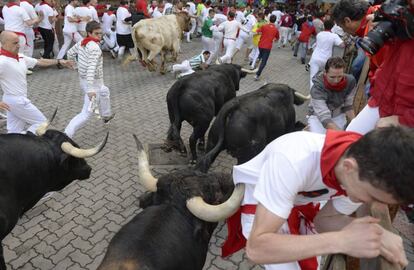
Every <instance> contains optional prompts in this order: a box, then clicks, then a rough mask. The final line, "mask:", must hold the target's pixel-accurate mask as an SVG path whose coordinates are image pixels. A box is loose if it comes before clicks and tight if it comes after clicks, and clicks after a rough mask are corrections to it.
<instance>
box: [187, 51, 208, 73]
mask: <svg viewBox="0 0 414 270" xmlns="http://www.w3.org/2000/svg"><path fill="white" fill-rule="evenodd" d="M188 62H190V66H191V68H192V69H197V68H199V67H200V65H201V63H204V62H205V60H204V56H203V54H202V53H200V54H199V55H196V56H194V57H192V58H191V59H190V60H188Z"/></svg>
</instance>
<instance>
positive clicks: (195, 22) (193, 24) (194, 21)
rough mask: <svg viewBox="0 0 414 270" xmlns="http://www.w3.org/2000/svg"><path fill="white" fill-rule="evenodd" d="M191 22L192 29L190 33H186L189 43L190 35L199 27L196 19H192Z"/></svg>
mask: <svg viewBox="0 0 414 270" xmlns="http://www.w3.org/2000/svg"><path fill="white" fill-rule="evenodd" d="M190 22H191V29H190V32H186V33H185V35H186V37H187V41H188V42H190V35H191V34H194V31H195V29H196V26H197V21H196V19H195V18H191V19H190Z"/></svg>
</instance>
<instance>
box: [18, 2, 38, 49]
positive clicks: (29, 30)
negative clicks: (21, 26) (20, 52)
mask: <svg viewBox="0 0 414 270" xmlns="http://www.w3.org/2000/svg"><path fill="white" fill-rule="evenodd" d="M20 6H21V7H22V8H23V9H24V10H25V11H26V12H27V14H28V15H29V17H30V19H31V20H38V16H37V13H36V11H35V9H34V7H33V4H32V1H31V0H21V1H20ZM24 33H25V34H26V41H27V44H25V46H24V55H26V56H29V57H32V56H33V48H34V39H35V34H34V31H33V25H31V26H26V27H25V31H24Z"/></svg>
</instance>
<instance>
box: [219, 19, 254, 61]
mask: <svg viewBox="0 0 414 270" xmlns="http://www.w3.org/2000/svg"><path fill="white" fill-rule="evenodd" d="M234 17H235V14H234V13H233V12H231V11H230V12H229V15H228V21H225V22H223V23H222V24H221V25H220V26H219V27H218V31H224V48H225V49H226V54H225V55H223V56H222V57H220V58H219V62H221V63H231V59H232V57H233V54H234V48H235V46H236V36H237V32H238V31H239V30H243V31H246V32H249V31H248V30H247V29H246V28H245V27H243V26H242V25H241V23H239V22H238V21H236V20H235V19H234Z"/></svg>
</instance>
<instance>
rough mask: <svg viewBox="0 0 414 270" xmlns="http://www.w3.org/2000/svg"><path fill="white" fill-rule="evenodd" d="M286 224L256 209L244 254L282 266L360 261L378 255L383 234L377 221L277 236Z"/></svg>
mask: <svg viewBox="0 0 414 270" xmlns="http://www.w3.org/2000/svg"><path fill="white" fill-rule="evenodd" d="M284 222H285V220H284V219H283V218H281V217H279V216H277V215H274V214H273V213H271V212H270V211H268V210H267V209H266V208H265V207H264V206H262V205H261V204H259V205H258V207H257V211H256V216H255V220H254V224H253V228H252V231H251V233H250V237H249V239H248V241H247V246H246V253H247V256H248V258H249V259H250V260H252V261H253V262H255V263H259V264H272V263H285V262H292V261H298V260H302V259H305V258H310V257H314V256H319V255H324V254H330V253H344V254H348V255H351V256H354V257H359V258H373V257H376V256H378V255H379V254H380V247H381V234H382V230H381V228H380V227H379V226H378V224H376V223H377V222H378V220H377V219H374V218H372V217H365V218H361V219H357V220H355V221H354V222H352V223H351V224H349V225H348V226H346V227H345V228H344V229H343V230H341V231H337V232H327V233H321V234H315V235H286V234H278V233H277V231H278V230H279V229H280V228H281V226H282V224H283V223H284Z"/></svg>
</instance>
